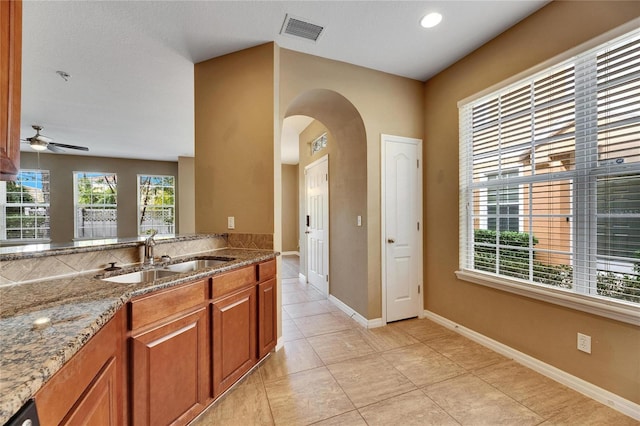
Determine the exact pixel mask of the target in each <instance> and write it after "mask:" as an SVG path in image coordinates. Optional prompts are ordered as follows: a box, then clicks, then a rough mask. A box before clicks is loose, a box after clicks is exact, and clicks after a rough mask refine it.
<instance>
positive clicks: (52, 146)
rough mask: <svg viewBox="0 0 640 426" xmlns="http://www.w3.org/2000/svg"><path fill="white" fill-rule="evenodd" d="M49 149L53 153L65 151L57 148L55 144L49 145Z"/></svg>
mask: <svg viewBox="0 0 640 426" xmlns="http://www.w3.org/2000/svg"><path fill="white" fill-rule="evenodd" d="M47 149H48V150H49V151H51V152H64V150H63V149H60V148H58V147H57V146H55V144H53V143H49V144H47Z"/></svg>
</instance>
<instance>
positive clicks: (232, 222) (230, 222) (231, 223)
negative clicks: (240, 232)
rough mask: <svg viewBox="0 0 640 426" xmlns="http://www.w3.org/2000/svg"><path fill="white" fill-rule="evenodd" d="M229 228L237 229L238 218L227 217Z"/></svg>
mask: <svg viewBox="0 0 640 426" xmlns="http://www.w3.org/2000/svg"><path fill="white" fill-rule="evenodd" d="M227 228H228V229H235V228H236V218H235V216H229V217H227Z"/></svg>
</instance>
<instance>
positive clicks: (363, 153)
mask: <svg viewBox="0 0 640 426" xmlns="http://www.w3.org/2000/svg"><path fill="white" fill-rule="evenodd" d="M294 115H304V116H308V117H311V118H313V119H314V120H315V122H314V123H315V124H313V125H314V126H315V128H316V129H317V130H316V131H315V133H314V132H311V133H310V134H309V135H306V137H307V138H308V139H311V140H301V141H300V163H299V166H298V168H299V181H298V182H299V184H300V185H299V188H301V189H303V188H304V174H303V173H304V167H305V166H306V165H308V164H310V163H311V162H313V161H315V160H317V159H318V158H319V157H321V156H323V155H326V154H328V159H329V166H328V167H329V174H330V176H331V178H330V180H329V223H330V227H329V264H330V269H329V297H330V298H335V299H337V300H338V301H339V302H341V303H343V304H344V305H346V306H347V307H349V308H351V309H353V310H355V311H356V312H362V313H364V312H366V311H367V303H368V287H367V286H368V283H367V228H366V226H367V218H366V211H367V143H366V132H365V128H364V123H363V120H362V117H361V115H360V113H359V112H358V111H357V110H356V108H355V107H354V106H353V104H352V103H351V102H350V101H349V100H348V99H347V98H345V97H344V96H342V95H341V94H339V93H337V92H335V91H331V90H326V89H314V90H310V91H307V92H305V93H302V94H301V95H299V96H297V97H296V98H295V99H294V100H293V101H292V102H291V103H290V104H289V106H288V107H287V109H286V111H285V114H284V117H285V118H286V117H289V116H294ZM323 129H326V132H327V134H328V135H329V142H328V144H327V149H326V150H321V151H318V152H316V153H311V150H310V147H309V146H308V145H307V144H308V143H310V142H312V139H313V137H314V135H316V133H321V132H322V131H324V130H323ZM300 195H301V197H299V198H300V200H301V201H302V200H304V196H303V194H302V193H300ZM299 211H300V214H299V227H300V228H299V230H300V232H299V235H300V236H301V237H300V263H301V265H300V266H301V271H307V269H308V268H307V264H306V262H305V257H306V256H305V255H306V250H307V247H306V241H305V239H304V238H303V237H302V236H303V235H304V232H305V229H306V221H305V217H304V214H303V213H302V212H304V209H303V208H300V209H299Z"/></svg>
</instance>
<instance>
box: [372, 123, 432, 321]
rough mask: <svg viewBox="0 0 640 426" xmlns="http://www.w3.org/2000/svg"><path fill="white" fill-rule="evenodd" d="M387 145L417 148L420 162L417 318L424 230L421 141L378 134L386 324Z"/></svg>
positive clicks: (421, 311) (421, 310)
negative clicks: (403, 144) (414, 146)
mask: <svg viewBox="0 0 640 426" xmlns="http://www.w3.org/2000/svg"><path fill="white" fill-rule="evenodd" d="M387 143H410V144H414V145H417V146H418V160H419V161H420V165H421V167H420V168H419V179H418V186H417V188H416V191H417V193H418V194H417V203H416V205H417V206H418V207H417V208H418V212H417V217H418V222H419V223H420V229H419V230H418V233H419V235H418V238H419V240H420V243H419V244H418V247H417V251H418V253H417V256H418V259H420V262H418V274H419V275H418V276H419V277H421V279H420V288H421V289H422V291H421V292H420V294H419V295H420V296H419V300H420V303H419V304H418V311H419V312H416V315H417V316H418V318H422V317H424V291H425V290H424V265H423V263H424V258H423V251H424V249H423V246H424V238H423V235H424V234H423V229H424V217H423V210H424V209H423V206H422V180H423V179H424V172H423V167H424V161H423V159H422V139H415V138H408V137H404V136H394V135H387V134H384V133H381V134H380V215H381V217H380V222H381V223H380V231H381V232H380V256H381V258H380V264H381V285H382V289H381V290H382V292H381V295H382V323H383V324H387V229H386V228H387V222H386V219H387V213H386V204H385V199H386V191H385V187H386V181H385V179H386V172H387V165H386V161H387V155H386V154H387Z"/></svg>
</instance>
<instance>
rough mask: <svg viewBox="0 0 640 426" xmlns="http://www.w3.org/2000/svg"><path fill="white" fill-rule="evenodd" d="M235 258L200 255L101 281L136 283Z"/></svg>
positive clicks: (191, 270)
mask: <svg viewBox="0 0 640 426" xmlns="http://www.w3.org/2000/svg"><path fill="white" fill-rule="evenodd" d="M232 260H235V259H233V258H227V257H202V258H200V259H193V260H187V261H184V262H177V263H174V264H172V265H167V266H164V267H163V266H158V267H156V268H155V269H145V270H142V271H136V272H129V273H128V274H122V275H115V276H113V277H108V278H101V279H102V280H103V281H111V282H114V283H121V284H138V283H147V282H153V281H155V280H159V279H161V278H166V277H170V276H172V275H176V274H182V273H185V272H194V271H197V270H199V269H205V268H211V267H214V266H218V265H221V264H223V263H227V262H230V261H232Z"/></svg>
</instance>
